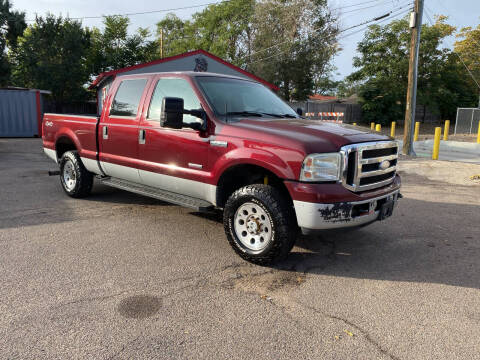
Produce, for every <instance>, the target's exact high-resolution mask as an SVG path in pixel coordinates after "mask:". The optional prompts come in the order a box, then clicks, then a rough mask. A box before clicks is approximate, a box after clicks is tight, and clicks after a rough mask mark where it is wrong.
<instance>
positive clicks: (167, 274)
mask: <svg viewBox="0 0 480 360" xmlns="http://www.w3.org/2000/svg"><path fill="white" fill-rule="evenodd" d="M401 168H402V171H401V172H400V173H401V175H402V176H403V184H404V185H403V189H402V193H403V195H404V198H403V199H402V200H401V202H400V203H399V205H398V207H397V208H396V210H395V214H394V216H393V217H392V218H389V219H388V220H386V221H383V222H377V223H375V224H372V225H370V226H368V227H365V228H362V229H356V230H342V231H329V232H325V234H324V235H322V236H320V237H310V238H306V237H300V238H299V239H298V242H297V246H296V247H295V248H294V249H293V251H292V254H291V255H290V257H289V258H288V259H287V260H286V261H284V262H283V263H280V264H278V265H276V266H274V267H260V266H255V265H252V264H249V263H246V262H244V261H242V260H241V259H240V258H239V257H238V256H236V255H235V254H234V252H233V250H232V249H231V248H230V245H229V244H228V242H227V240H226V237H225V234H224V230H223V225H222V223H221V217H220V216H218V215H215V214H212V215H204V214H198V213H194V212H192V211H191V210H189V209H185V208H182V207H179V206H174V205H169V204H166V203H163V202H161V201H157V200H154V199H149V198H145V197H141V196H137V195H134V194H130V193H127V192H123V191H120V190H115V189H111V188H107V187H105V186H102V185H98V184H96V185H95V187H94V193H93V195H92V196H91V197H89V198H86V199H82V200H76V199H71V198H68V197H67V196H66V195H65V194H64V192H63V190H62V189H61V186H60V182H59V180H58V177H49V176H48V174H47V171H48V170H53V169H55V164H54V163H53V162H51V161H50V160H49V159H47V157H46V156H44V155H43V152H42V148H41V140H40V139H0V273H1V277H0V279H1V283H0V314H1V317H0V354H2V355H1V356H0V357H1V358H6V359H47V358H48V359H151V358H155V359H184V358H189V359H197V358H205V359H206V358H208V359H212V358H244V359H256V358H262V359H454V358H455V359H474V358H477V359H478V358H480V343H479V340H478V339H479V338H480V182H479V181H475V180H470V178H469V176H471V175H476V174H480V165H473V164H468V165H467V164H461V163H449V162H437V163H435V164H434V165H432V164H431V161H428V160H406V159H405V160H404V161H403V163H401Z"/></svg>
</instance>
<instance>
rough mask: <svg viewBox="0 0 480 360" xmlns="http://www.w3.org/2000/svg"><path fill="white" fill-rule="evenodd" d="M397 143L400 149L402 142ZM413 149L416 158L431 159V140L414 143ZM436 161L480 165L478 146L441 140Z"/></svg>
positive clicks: (479, 148)
mask: <svg viewBox="0 0 480 360" xmlns="http://www.w3.org/2000/svg"><path fill="white" fill-rule="evenodd" d="M398 143H399V146H400V149H401V148H402V146H403V141H398ZM413 149H414V151H415V153H416V154H417V156H418V157H428V158H432V150H433V140H425V141H415V142H414V144H413ZM438 159H439V160H446V161H461V162H468V163H474V164H480V144H475V143H468V142H461V141H443V140H441V141H440V152H439V155H438Z"/></svg>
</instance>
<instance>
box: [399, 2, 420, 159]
mask: <svg viewBox="0 0 480 360" xmlns="http://www.w3.org/2000/svg"><path fill="white" fill-rule="evenodd" d="M423 1H424V0H415V8H414V10H413V12H412V13H411V14H410V28H411V29H412V30H411V38H410V59H409V68H408V88H407V107H406V110H405V127H404V134H403V154H404V155H415V152H414V151H413V129H414V126H415V107H416V103H417V77H418V53H419V48H420V33H421V31H422V17H423Z"/></svg>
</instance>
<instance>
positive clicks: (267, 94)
mask: <svg viewBox="0 0 480 360" xmlns="http://www.w3.org/2000/svg"><path fill="white" fill-rule="evenodd" d="M197 81H198V84H199V85H200V88H201V89H202V90H203V93H204V94H205V96H206V97H207V99H208V101H209V103H210V104H211V105H212V107H213V110H214V111H215V113H216V114H217V115H218V116H223V117H225V114H227V117H228V120H229V121H230V120H231V119H235V118H236V119H238V118H241V117H259V118H261V117H267V118H272V117H278V118H281V117H288V118H297V117H298V115H297V114H296V113H295V111H293V109H292V108H291V107H290V106H288V105H287V104H286V103H285V102H283V100H281V99H280V98H279V97H278V96H277V95H275V94H274V93H273V92H272V91H271V90H269V89H267V88H266V87H265V86H263V85H261V84H259V83H255V82H252V81H244V80H239V79H229V78H222V77H215V76H211V77H210V76H198V77H197Z"/></svg>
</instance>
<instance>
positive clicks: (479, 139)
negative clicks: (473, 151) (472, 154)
mask: <svg viewBox="0 0 480 360" xmlns="http://www.w3.org/2000/svg"><path fill="white" fill-rule="evenodd" d="M477 144H480V122H479V123H478V135H477Z"/></svg>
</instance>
